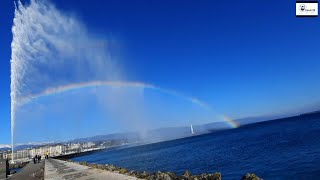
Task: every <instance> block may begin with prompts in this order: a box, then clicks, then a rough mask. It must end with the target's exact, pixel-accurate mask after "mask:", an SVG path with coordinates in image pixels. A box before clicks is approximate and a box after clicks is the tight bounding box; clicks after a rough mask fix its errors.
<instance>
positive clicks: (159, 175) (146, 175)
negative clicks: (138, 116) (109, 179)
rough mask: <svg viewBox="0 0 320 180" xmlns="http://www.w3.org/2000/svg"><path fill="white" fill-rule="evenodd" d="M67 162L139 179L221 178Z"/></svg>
mask: <svg viewBox="0 0 320 180" xmlns="http://www.w3.org/2000/svg"><path fill="white" fill-rule="evenodd" d="M64 160H65V161H69V162H73V163H77V164H80V165H84V166H88V167H91V168H96V169H102V170H107V171H111V172H116V173H120V174H124V175H128V176H133V177H136V178H139V179H147V180H222V175H221V173H219V172H215V173H202V174H199V175H192V174H191V172H189V171H186V172H185V173H184V174H183V175H177V174H175V173H173V172H161V171H158V172H155V173H150V172H146V171H134V170H131V171H130V170H128V169H125V168H121V167H117V166H114V165H109V164H105V165H102V164H89V163H87V162H74V161H71V160H66V159H64ZM241 180H262V179H261V178H259V177H258V176H257V175H255V174H253V173H252V174H251V173H248V174H246V175H244V176H243V177H242V178H241Z"/></svg>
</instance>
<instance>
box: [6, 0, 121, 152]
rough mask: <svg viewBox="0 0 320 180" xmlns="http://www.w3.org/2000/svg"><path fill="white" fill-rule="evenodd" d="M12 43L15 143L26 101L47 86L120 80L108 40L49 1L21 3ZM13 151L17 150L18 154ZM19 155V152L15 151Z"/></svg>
mask: <svg viewBox="0 0 320 180" xmlns="http://www.w3.org/2000/svg"><path fill="white" fill-rule="evenodd" d="M12 33H13V40H12V44H11V48H12V51H11V52H12V53H11V145H12V153H13V150H14V140H15V138H14V134H15V126H16V120H17V119H16V118H17V117H16V113H17V110H18V108H19V106H20V105H21V104H23V101H28V98H31V97H32V95H33V94H38V93H41V92H43V91H45V89H48V88H53V87H57V86H63V85H67V84H72V83H78V82H83V81H93V80H104V81H106V80H119V79H120V73H119V68H118V67H116V66H115V65H114V63H113V62H111V60H110V59H111V58H110V55H109V53H108V51H107V45H108V44H107V41H106V40H104V39H102V40H101V37H100V38H99V39H98V38H97V37H96V36H95V35H94V34H90V33H89V32H88V31H87V30H86V28H85V26H84V25H83V24H82V23H80V21H78V20H77V19H76V18H75V17H74V16H71V15H68V14H66V13H63V12H60V11H58V10H57V9H56V8H55V6H53V5H52V4H50V3H48V2H47V1H36V0H31V1H30V3H29V4H27V5H23V4H22V3H21V2H20V1H18V2H17V4H15V13H14V20H13V27H12ZM12 155H13V154H12ZM12 158H13V156H12Z"/></svg>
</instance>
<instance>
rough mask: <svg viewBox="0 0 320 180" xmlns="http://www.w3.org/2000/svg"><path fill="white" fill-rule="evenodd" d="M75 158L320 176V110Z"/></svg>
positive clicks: (232, 173)
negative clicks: (303, 114) (304, 114)
mask: <svg viewBox="0 0 320 180" xmlns="http://www.w3.org/2000/svg"><path fill="white" fill-rule="evenodd" d="M73 160H75V161H87V162H89V163H98V164H114V165H117V166H120V167H125V168H128V169H130V170H140V171H144V170H146V171H149V172H156V171H158V170H160V171H172V172H175V173H177V174H182V173H183V172H184V171H186V170H189V171H191V172H192V174H200V173H204V172H206V173H213V172H221V173H222V178H223V179H241V177H242V176H243V175H244V174H246V173H248V172H254V173H256V174H257V175H258V176H259V177H261V178H263V179H320V114H311V115H306V116H298V117H292V118H286V119H281V120H274V121H268V122H263V123H256V124H251V125H247V126H243V127H240V128H237V129H232V130H225V131H220V132H214V133H210V134H206V135H201V136H193V137H190V138H184V139H179V140H173V141H167V142H161V143H156V144H149V145H143V146H137V147H130V148H126V149H116V150H106V151H103V152H98V153H94V154H90V155H86V156H82V157H76V158H73Z"/></svg>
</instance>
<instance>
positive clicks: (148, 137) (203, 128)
mask: <svg viewBox="0 0 320 180" xmlns="http://www.w3.org/2000/svg"><path fill="white" fill-rule="evenodd" d="M317 113H320V110H317V111H312V112H308V113H303V114H295V115H294V114H293V115H291V116H299V115H300V116H302V115H309V114H317ZM286 117H288V116H284V115H273V116H263V117H248V118H242V119H237V120H234V121H236V122H238V123H239V124H240V125H246V124H251V123H257V122H262V121H270V120H277V119H282V118H286ZM225 129H230V127H229V125H227V124H226V123H225V122H214V123H208V124H203V125H193V130H194V132H195V134H196V135H198V134H205V133H210V132H213V131H220V130H225ZM192 135H193V134H192V133H191V128H190V126H188V127H168V128H159V129H153V130H149V131H147V132H144V133H136V132H128V133H114V134H107V135H97V136H92V137H86V138H78V139H74V140H71V141H68V143H83V142H106V141H121V142H127V143H134V142H141V143H150V142H160V141H165V140H172V139H178V138H184V137H188V136H192ZM45 144H56V143H54V142H51V143H28V144H19V145H16V146H15V150H21V149H26V148H32V147H37V146H42V145H45ZM10 149H11V146H10V145H5V144H1V145H0V151H4V150H10Z"/></svg>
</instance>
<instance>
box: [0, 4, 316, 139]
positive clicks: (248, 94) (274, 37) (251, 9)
mask: <svg viewBox="0 0 320 180" xmlns="http://www.w3.org/2000/svg"><path fill="white" fill-rule="evenodd" d="M51 2H52V3H53V4H54V5H55V6H56V8H57V9H58V10H60V11H62V12H65V13H69V14H72V15H73V16H76V17H77V18H78V19H79V20H81V22H82V23H83V24H84V25H85V26H86V27H87V28H88V30H89V31H90V32H93V33H95V34H96V35H97V36H100V35H101V37H102V36H103V38H102V39H108V42H109V43H110V44H111V46H110V53H111V55H112V57H114V58H116V59H118V60H119V63H120V65H121V67H122V68H123V71H125V72H126V74H128V76H127V79H126V80H127V81H138V82H144V83H150V84H154V85H157V86H159V87H162V88H166V89H173V90H175V91H178V92H181V93H183V94H185V95H188V96H193V97H197V98H199V99H201V100H203V101H205V102H207V103H208V104H210V105H211V106H213V107H214V108H215V109H216V110H217V111H219V112H221V113H223V114H227V115H228V116H230V117H232V118H241V117H248V116H262V115H269V114H286V113H291V112H295V111H301V110H304V111H307V110H308V109H314V108H315V106H316V105H319V102H320V94H319V92H320V83H318V78H319V77H320V70H319V68H320V60H319V57H320V56H319V55H320V51H319V50H318V49H319V40H320V35H319V27H320V26H319V21H320V19H319V18H296V17H295V3H294V2H293V1H288V0H285V1H275V0H272V1H267V2H260V1H259V2H258V1H251V0H250V1H245V2H243V1H215V0H214V1H209V0H208V1H205V0H204V1H192V0H186V1H183V2H182V1H179V0H170V1H169V0H168V1H148V0H139V1H131V0H108V1H102V0H92V1H90V3H89V2H88V1H78V0H77V1H72V0H70V1H53V0H52V1H51ZM0 8H1V9H0V18H1V19H0V23H1V24H0V27H1V28H0V59H1V61H0V84H1V92H0V114H1V119H0V124H1V126H0V132H1V139H0V144H1V143H9V142H10V57H11V41H12V32H11V27H12V21H13V16H14V6H13V3H12V2H11V1H1V2H0ZM225 11H228V13H225ZM90 111H94V108H92V109H90ZM167 125H169V124H167ZM108 126H111V127H112V125H111V124H108ZM88 131H89V132H88V134H90V133H91V132H90V130H88ZM33 140H34V141H37V140H41V139H39V138H38V139H37V138H34V139H33Z"/></svg>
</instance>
